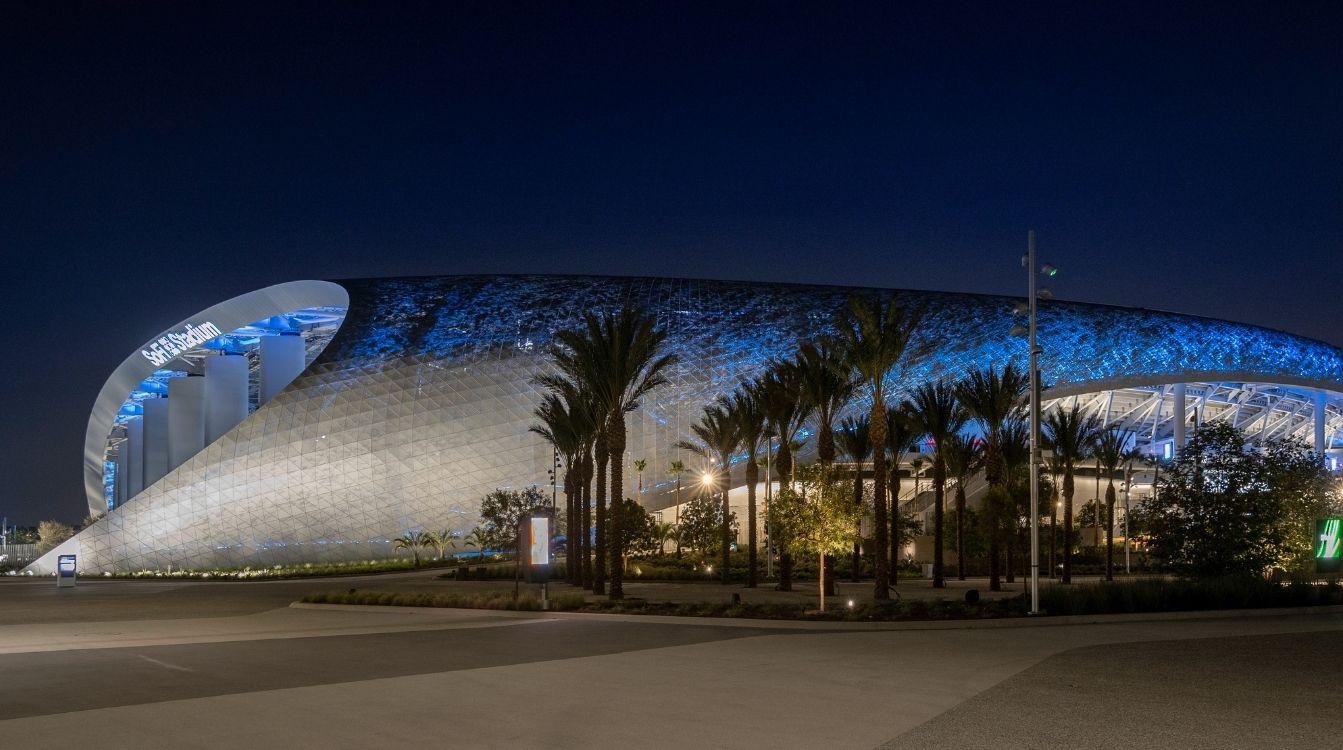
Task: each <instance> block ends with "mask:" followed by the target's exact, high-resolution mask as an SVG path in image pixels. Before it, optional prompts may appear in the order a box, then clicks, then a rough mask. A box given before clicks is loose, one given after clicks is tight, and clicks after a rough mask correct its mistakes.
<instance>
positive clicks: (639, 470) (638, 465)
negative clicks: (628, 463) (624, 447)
mask: <svg viewBox="0 0 1343 750" xmlns="http://www.w3.org/2000/svg"><path fill="white" fill-rule="evenodd" d="M647 468H648V460H647V459H644V458H636V459H634V472H635V474H636V475H638V477H639V491H638V492H637V493H636V494H635V495H634V497H635V498H636V499H639V498H642V497H643V496H644V469H647Z"/></svg>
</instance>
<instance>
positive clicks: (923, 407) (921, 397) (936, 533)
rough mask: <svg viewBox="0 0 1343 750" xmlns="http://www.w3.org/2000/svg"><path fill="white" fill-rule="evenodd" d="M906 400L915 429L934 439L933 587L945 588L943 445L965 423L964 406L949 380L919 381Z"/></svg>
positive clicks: (945, 462)
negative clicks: (920, 383)
mask: <svg viewBox="0 0 1343 750" xmlns="http://www.w3.org/2000/svg"><path fill="white" fill-rule="evenodd" d="M907 403H908V404H909V406H908V407H907V409H908V411H909V416H910V419H912V420H913V422H914V425H915V429H917V430H918V431H919V433H920V434H922V435H927V436H928V437H930V438H932V439H933V588H935V589H942V588H946V587H947V581H946V576H945V574H944V572H943V568H942V564H943V561H944V557H943V551H942V547H943V544H944V543H945V541H946V532H945V531H944V529H943V523H944V521H945V516H946V511H945V502H944V501H945V500H946V488H947V456H946V453H945V452H944V450H943V448H944V446H945V445H946V443H947V441H948V440H949V439H950V438H951V436H952V435H955V434H956V433H958V432H960V429H961V427H963V426H964V425H965V420H966V416H965V409H963V408H962V407H961V405H960V402H958V401H957V400H956V389H955V387H953V386H952V384H951V383H948V382H946V381H938V382H936V383H924V384H923V385H920V386H919V387H917V388H915V389H914V392H913V393H911V394H910V397H909V401H908V402H907Z"/></svg>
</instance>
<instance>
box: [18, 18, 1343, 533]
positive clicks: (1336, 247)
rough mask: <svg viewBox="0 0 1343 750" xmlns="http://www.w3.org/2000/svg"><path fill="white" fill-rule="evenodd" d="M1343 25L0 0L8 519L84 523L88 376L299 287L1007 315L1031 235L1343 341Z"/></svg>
mask: <svg viewBox="0 0 1343 750" xmlns="http://www.w3.org/2000/svg"><path fill="white" fill-rule="evenodd" d="M281 5H282V6H283V7H277V6H281ZM1095 6H1101V7H1095ZM393 10H395V11H396V12H395V13H394V14H393V13H392V12H391V11H393ZM1340 39H1343V4H1340V3H1338V2H1319V3H1311V2H1293V3H1282V2H1265V3H1235V2H1216V3H1198V4H1187V5H1180V6H1179V7H1176V8H1171V7H1168V4H1167V3H1158V2H1149V3H1134V4H1129V3H1122V2H1108V3H1059V4H1048V3H1029V4H1022V3H1004V2H992V3H982V4H980V3H941V2H926V3H919V4H917V5H913V6H907V5H903V4H899V3H874V4H871V5H864V4H834V3H824V4H823V3H815V4H810V5H808V4H796V3H774V4H765V3H731V2H728V3H715V4H708V5H703V6H696V5H691V4H687V3H683V2H671V1H667V2H662V3H656V4H655V3H641V2H621V3H611V4H609V5H603V4H571V3H562V2H546V3H505V2H489V3H470V2H443V3H432V4H426V5H416V4H411V3H390V2H376V3H367V4H363V5H354V6H344V5H342V4H341V3H333V2H320V3H311V4H308V3H294V2H286V3H283V4H280V3H271V2H266V3H257V4H255V5H254V6H247V5H246V4H244V3H222V2H219V3H209V4H204V3H178V2H161V3H127V2H119V3H109V4H88V5H85V4H71V3H55V2H49V1H47V0H42V1H40V2H33V3H17V2H6V3H4V4H3V5H0V85H2V86H3V88H0V96H3V101H0V175H2V177H3V179H0V228H2V230H0V238H2V239H3V257H4V258H5V263H6V265H7V266H8V269H7V270H8V273H7V274H6V276H5V284H4V286H5V287H6V289H5V293H4V294H3V295H0V305H2V306H3V313H4V321H5V325H6V328H7V330H8V338H9V341H10V347H9V356H8V357H7V358H6V360H5V364H4V375H5V377H4V383H5V386H4V388H5V395H6V399H5V401H6V408H7V411H8V415H9V416H8V418H7V420H6V424H5V429H4V431H3V434H2V435H0V456H3V466H4V469H5V470H4V483H3V484H2V485H0V515H7V516H8V517H9V518H10V521H11V522H14V521H17V522H19V523H22V524H35V523H36V522H37V521H38V520H40V519H41V518H47V517H56V518H60V519H63V520H66V521H69V522H74V521H77V520H78V519H80V518H81V517H83V515H84V514H85V510H86V508H85V500H84V496H83V488H82V484H81V481H82V480H81V452H82V449H83V438H84V428H85V425H86V422H87V419H88V412H89V409H90V408H91V406H92V404H93V399H94V397H95V395H96V394H97V391H98V389H99V388H100V387H101V385H102V382H103V380H104V379H105V378H106V376H107V375H108V374H109V373H110V372H111V370H112V369H113V368H114V367H115V366H116V365H117V364H118V363H119V362H120V361H121V360H122V359H123V358H124V357H126V356H127V355H128V354H129V353H130V352H132V351H134V350H135V349H137V348H138V347H139V346H140V345H141V344H142V343H143V342H144V341H145V340H146V339H148V338H149V337H150V336H152V335H153V334H155V333H157V332H159V331H160V330H162V329H163V328H164V327H166V326H169V325H171V324H173V323H176V322H177V321H178V320H181V319H183V318H185V317H187V316H189V315H191V314H193V313H195V312H197V311H198V310H201V309H203V308H205V307H208V306H209V305H211V304H213V303H215V302H218V301H220V300H223V299H226V298H229V297H232V296H234V295H237V294H241V293H243V292H246V291H250V290H252V289H255V288H259V287H262V286H265V285H268V284H272V283H275V282H279V281H287V280H292V279H299V278H343V277H359V276H389V275H404V274H455V273H478V272H533V271H535V272H553V273H566V272H581V273H609V274H638V275H669V276H694V277H720V278H734V279H758V280H780V281H808V282H819V283H837V284H864V285H882V286H892V287H911V288H926V289H947V290H964V291H975V292H1006V293H1019V292H1018V290H1019V289H1020V287H1022V286H1023V285H1024V277H1023V272H1022V270H1021V269H1020V267H1019V266H1018V257H1019V255H1020V253H1021V252H1022V251H1023V249H1024V247H1025V239H1026V230H1027V229H1029V228H1035V229H1037V230H1038V231H1039V233H1040V247H1041V254H1042V259H1045V260H1052V261H1053V262H1054V263H1055V264H1057V265H1059V266H1061V267H1062V268H1063V272H1062V273H1061V274H1060V275H1059V276H1058V277H1057V278H1056V279H1055V280H1054V282H1053V290H1054V292H1055V293H1056V295H1057V296H1059V297H1066V298H1073V299H1080V300H1087V301H1096V302H1109V303H1117V304H1123V305H1135V306H1145V307H1156V308H1162V309H1169V310H1176V311H1181V312H1189V313H1196V314H1202V315H1210V316H1216V317H1224V318H1229V319H1233V320H1242V321H1246V322H1252V323H1257V324H1261V325H1267V326H1272V327H1277V328H1282V329H1286V330H1289V331H1292V332H1295V333H1300V334H1304V335H1308V336H1313V337H1316V338H1320V339H1324V340H1327V341H1330V342H1331V343H1334V344H1340V345H1343V327H1340V316H1339V303H1338V294H1339V291H1340V285H1341V282H1343V270H1340V268H1341V264H1343V252H1341V250H1343V43H1341V42H1340Z"/></svg>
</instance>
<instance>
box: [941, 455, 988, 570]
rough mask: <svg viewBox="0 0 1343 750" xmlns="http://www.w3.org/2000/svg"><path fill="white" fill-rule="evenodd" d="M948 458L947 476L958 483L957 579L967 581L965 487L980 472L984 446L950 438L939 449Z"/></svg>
mask: <svg viewBox="0 0 1343 750" xmlns="http://www.w3.org/2000/svg"><path fill="white" fill-rule="evenodd" d="M937 450H938V452H939V453H942V454H944V455H945V456H946V462H947V475H948V476H950V477H951V478H952V479H954V480H955V481H956V578H957V580H961V581H964V580H965V485H966V482H968V481H970V477H971V476H973V475H974V473H975V472H977V471H979V469H980V467H981V466H982V462H983V458H984V450H983V444H982V443H980V442H979V441H978V440H975V439H973V438H969V437H966V436H964V435H962V434H960V433H953V434H952V435H950V436H948V438H947V440H946V442H945V444H939V445H938V447H937Z"/></svg>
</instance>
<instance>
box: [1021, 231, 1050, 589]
mask: <svg viewBox="0 0 1343 750" xmlns="http://www.w3.org/2000/svg"><path fill="white" fill-rule="evenodd" d="M1021 265H1022V266H1025V268H1026V289H1027V297H1026V302H1025V304H1021V303H1018V304H1017V305H1016V307H1015V308H1014V310H1013V311H1014V312H1015V313H1016V314H1017V315H1022V314H1025V315H1026V316H1027V321H1026V325H1025V326H1022V325H1021V324H1019V323H1018V324H1017V325H1015V326H1013V327H1012V332H1011V335H1013V336H1022V335H1025V336H1026V338H1027V339H1028V342H1029V347H1030V349H1029V351H1030V357H1029V363H1028V366H1029V368H1030V389H1031V393H1030V423H1031V424H1030V430H1031V440H1030V442H1031V453H1030V455H1031V458H1030V477H1031V614H1033V615H1038V614H1040V461H1041V452H1040V363H1039V360H1040V353H1041V351H1042V350H1041V349H1040V346H1039V344H1038V343H1037V341H1036V333H1037V326H1036V322H1037V319H1038V309H1037V308H1038V302H1039V300H1042V299H1043V300H1051V299H1053V298H1054V295H1053V293H1052V292H1050V291H1049V290H1048V289H1043V288H1041V289H1037V288H1036V285H1035V281H1036V274H1037V273H1038V274H1040V275H1042V276H1046V277H1050V278H1052V277H1054V276H1057V275H1058V272H1059V269H1058V268H1056V267H1055V266H1054V265H1052V264H1050V263H1045V264H1044V265H1042V266H1037V265H1036V261H1035V230H1033V229H1032V230H1031V231H1030V232H1029V234H1027V239H1026V254H1025V255H1024V256H1022V258H1021Z"/></svg>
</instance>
